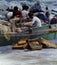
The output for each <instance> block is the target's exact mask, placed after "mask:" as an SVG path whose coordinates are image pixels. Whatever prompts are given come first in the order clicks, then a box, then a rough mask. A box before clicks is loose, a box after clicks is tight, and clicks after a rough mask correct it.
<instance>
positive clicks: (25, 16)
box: [22, 10, 29, 19]
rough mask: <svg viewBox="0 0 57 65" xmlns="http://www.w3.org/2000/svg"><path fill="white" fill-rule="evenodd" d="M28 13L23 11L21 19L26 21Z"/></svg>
mask: <svg viewBox="0 0 57 65" xmlns="http://www.w3.org/2000/svg"><path fill="white" fill-rule="evenodd" d="M28 13H29V12H28V11H26V10H23V11H22V17H23V19H26V18H27V17H28Z"/></svg>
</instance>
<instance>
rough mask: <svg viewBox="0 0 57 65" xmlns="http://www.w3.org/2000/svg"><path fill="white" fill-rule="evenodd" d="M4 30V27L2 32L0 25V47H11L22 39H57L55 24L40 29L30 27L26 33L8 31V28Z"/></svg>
mask: <svg viewBox="0 0 57 65" xmlns="http://www.w3.org/2000/svg"><path fill="white" fill-rule="evenodd" d="M6 28H7V30H5V26H4V28H3V29H4V30H3V31H2V30H1V25H0V46H4V45H13V44H15V43H17V42H18V41H19V40H20V39H23V38H28V39H35V38H44V39H47V40H54V39H57V24H52V25H51V24H50V25H43V26H42V27H33V28H32V27H31V28H29V29H30V30H29V31H28V33H27V32H22V33H16V32H12V31H9V28H8V26H6Z"/></svg>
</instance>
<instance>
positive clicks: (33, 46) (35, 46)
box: [28, 39, 42, 50]
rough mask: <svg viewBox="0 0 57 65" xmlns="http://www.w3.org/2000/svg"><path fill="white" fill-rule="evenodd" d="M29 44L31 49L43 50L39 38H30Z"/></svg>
mask: <svg viewBox="0 0 57 65" xmlns="http://www.w3.org/2000/svg"><path fill="white" fill-rule="evenodd" d="M28 44H29V46H30V48H31V50H41V49H42V45H40V44H39V42H38V39H32V40H28Z"/></svg>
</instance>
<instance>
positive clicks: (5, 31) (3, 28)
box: [0, 24, 11, 40]
mask: <svg viewBox="0 0 57 65" xmlns="http://www.w3.org/2000/svg"><path fill="white" fill-rule="evenodd" d="M0 31H1V34H3V35H4V37H5V38H6V39H7V40H10V38H11V35H10V33H9V32H11V29H10V27H9V26H6V25H2V24H0Z"/></svg>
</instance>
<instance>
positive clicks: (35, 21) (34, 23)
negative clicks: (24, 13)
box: [24, 12, 42, 27]
mask: <svg viewBox="0 0 57 65" xmlns="http://www.w3.org/2000/svg"><path fill="white" fill-rule="evenodd" d="M28 16H29V18H30V19H31V20H32V21H31V22H26V23H24V25H26V26H32V27H41V26H42V24H41V20H40V19H39V18H38V17H36V16H34V14H33V13H31V12H30V13H29V14H28Z"/></svg>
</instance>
